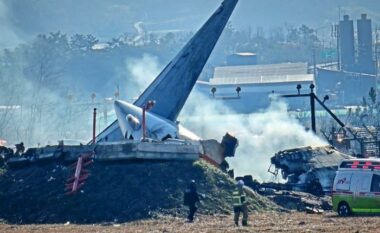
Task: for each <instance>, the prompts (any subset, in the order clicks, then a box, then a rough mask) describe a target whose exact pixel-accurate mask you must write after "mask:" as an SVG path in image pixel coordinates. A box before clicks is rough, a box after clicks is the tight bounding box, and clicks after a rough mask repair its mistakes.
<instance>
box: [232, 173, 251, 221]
mask: <svg viewBox="0 0 380 233" xmlns="http://www.w3.org/2000/svg"><path fill="white" fill-rule="evenodd" d="M243 186H244V182H243V181H242V180H239V181H238V182H237V184H236V189H235V190H234V191H233V193H232V204H233V207H234V222H235V225H236V226H239V217H240V213H243V219H242V221H241V224H242V225H243V226H247V225H248V206H247V198H246V196H245V192H244V189H243Z"/></svg>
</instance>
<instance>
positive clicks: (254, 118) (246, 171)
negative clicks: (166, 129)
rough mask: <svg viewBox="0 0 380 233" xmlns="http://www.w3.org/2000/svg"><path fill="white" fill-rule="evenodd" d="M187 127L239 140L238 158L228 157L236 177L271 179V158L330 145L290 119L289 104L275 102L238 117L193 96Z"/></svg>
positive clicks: (185, 113) (186, 114) (211, 101)
mask: <svg viewBox="0 0 380 233" xmlns="http://www.w3.org/2000/svg"><path fill="white" fill-rule="evenodd" d="M181 118H182V121H183V125H184V127H187V124H188V125H189V126H191V130H193V131H194V132H195V133H197V134H198V135H199V136H201V137H202V138H204V139H211V138H213V139H217V140H218V141H220V140H221V138H222V137H223V135H224V134H225V133H226V132H229V133H231V134H233V135H234V136H235V137H237V138H238V140H239V147H238V148H237V150H236V154H235V157H233V158H228V159H227V160H228V162H229V164H230V168H233V169H234V171H235V175H237V176H242V175H253V177H254V178H255V179H258V180H261V181H263V180H269V179H270V178H271V174H270V173H268V172H267V170H268V168H269V166H270V158H271V157H272V156H273V155H274V154H275V153H276V152H278V151H281V150H285V149H291V148H296V147H302V146H317V145H326V144H327V143H326V142H324V141H323V140H322V139H320V138H319V137H317V136H316V135H314V134H313V133H312V132H310V131H309V132H308V131H306V130H305V128H304V126H302V125H301V124H300V123H299V122H298V121H297V120H296V119H294V118H292V117H290V116H289V114H288V112H287V105H286V103H284V102H281V101H279V100H273V101H272V103H271V105H270V106H269V107H268V108H267V109H265V110H263V111H261V112H258V113H252V114H237V113H235V112H233V111H232V110H230V109H228V108H227V107H226V106H224V105H223V104H222V103H221V102H218V100H215V99H211V98H209V97H208V96H204V95H202V94H200V93H196V92H194V93H192V95H191V96H190V98H189V101H188V102H187V103H186V105H185V110H184V111H183V113H182V115H181Z"/></svg>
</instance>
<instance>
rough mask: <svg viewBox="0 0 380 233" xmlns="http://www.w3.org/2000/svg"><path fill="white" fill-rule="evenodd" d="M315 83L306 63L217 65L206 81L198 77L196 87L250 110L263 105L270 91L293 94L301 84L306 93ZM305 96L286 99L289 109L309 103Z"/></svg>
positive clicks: (243, 110)
mask: <svg viewBox="0 0 380 233" xmlns="http://www.w3.org/2000/svg"><path fill="white" fill-rule="evenodd" d="M312 83H314V78H313V74H308V66H307V63H281V64H268V65H247V66H223V67H216V68H215V71H214V76H213V77H212V78H211V79H210V80H209V82H203V81H199V82H197V86H196V88H197V89H198V90H199V91H200V92H201V93H203V94H205V95H206V96H208V97H209V98H211V99H212V100H215V101H221V102H223V104H224V105H226V106H228V107H229V108H230V109H232V110H234V111H236V112H238V113H250V112H253V111H257V110H259V109H262V108H266V107H268V106H269V103H270V99H271V98H270V96H271V94H273V93H274V94H294V93H297V89H296V86H297V85H298V84H301V85H302V86H304V88H303V89H301V93H309V91H310V89H309V88H308V87H309V85H310V84H312ZM307 101H309V100H308V99H297V100H288V101H287V102H288V103H289V107H290V108H292V109H296V108H304V107H307V106H308V104H307V103H308V102H307Z"/></svg>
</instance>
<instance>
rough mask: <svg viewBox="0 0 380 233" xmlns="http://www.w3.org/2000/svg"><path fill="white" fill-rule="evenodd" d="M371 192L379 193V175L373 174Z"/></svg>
mask: <svg viewBox="0 0 380 233" xmlns="http://www.w3.org/2000/svg"><path fill="white" fill-rule="evenodd" d="M371 192H380V175H376V174H373V177H372V185H371Z"/></svg>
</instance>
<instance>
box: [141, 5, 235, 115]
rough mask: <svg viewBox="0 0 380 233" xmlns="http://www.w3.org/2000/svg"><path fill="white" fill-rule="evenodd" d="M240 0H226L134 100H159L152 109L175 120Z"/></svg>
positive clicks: (143, 101) (142, 103)
mask: <svg viewBox="0 0 380 233" xmlns="http://www.w3.org/2000/svg"><path fill="white" fill-rule="evenodd" d="M237 2H238V0H225V1H224V2H223V3H222V4H221V6H220V7H219V8H218V9H217V10H216V11H215V13H214V14H213V15H212V16H211V17H210V18H209V19H208V20H207V22H206V23H205V24H204V25H203V26H202V28H201V29H200V30H199V31H198V32H197V33H196V34H195V35H194V37H193V38H192V39H191V40H190V41H189V42H188V43H187V44H186V45H185V47H184V48H183V49H182V50H181V51H180V52H179V53H178V54H177V56H176V57H175V58H174V59H173V60H172V61H171V62H170V63H169V64H168V65H167V66H166V67H165V69H164V70H163V71H162V72H161V73H160V74H159V75H158V77H157V78H156V79H155V80H154V81H153V82H152V83H151V84H150V86H149V87H148V88H147V89H146V90H145V91H144V92H143V94H142V95H141V96H140V97H139V98H138V99H137V100H136V101H135V103H134V104H135V105H137V106H140V107H141V106H142V105H144V103H145V102H147V101H148V100H155V101H156V105H155V107H154V109H152V112H153V113H155V114H157V115H160V116H162V117H164V118H167V119H168V120H171V121H175V120H176V119H177V117H178V115H179V113H180V111H181V109H182V107H183V105H184V104H185V102H186V100H187V98H188V96H189V94H190V92H191V90H192V88H193V87H194V85H195V82H196V81H197V79H198V77H199V75H200V73H201V72H202V69H203V67H204V65H205V64H206V62H207V59H208V58H209V56H210V54H211V52H212V50H213V48H214V47H215V44H216V42H217V41H218V39H219V37H220V35H221V33H222V31H223V29H224V27H225V25H226V24H227V21H228V19H229V17H230V15H231V13H232V11H233V9H234V8H235V6H236V4H237Z"/></svg>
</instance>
